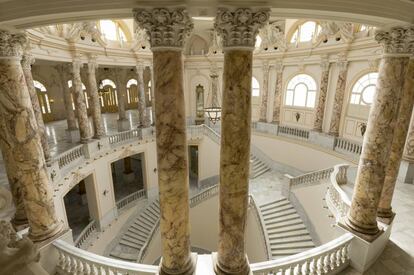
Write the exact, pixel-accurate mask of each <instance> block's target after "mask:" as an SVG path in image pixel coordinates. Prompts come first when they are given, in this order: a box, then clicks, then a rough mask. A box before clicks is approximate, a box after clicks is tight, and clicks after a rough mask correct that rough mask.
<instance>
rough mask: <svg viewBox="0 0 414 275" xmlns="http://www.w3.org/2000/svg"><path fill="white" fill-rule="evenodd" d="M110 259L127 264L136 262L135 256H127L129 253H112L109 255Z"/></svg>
mask: <svg viewBox="0 0 414 275" xmlns="http://www.w3.org/2000/svg"><path fill="white" fill-rule="evenodd" d="M109 255H110V256H111V257H112V258H116V259H119V260H124V261H128V262H136V261H137V254H129V253H123V252H118V251H114V252H111V253H110V254H109Z"/></svg>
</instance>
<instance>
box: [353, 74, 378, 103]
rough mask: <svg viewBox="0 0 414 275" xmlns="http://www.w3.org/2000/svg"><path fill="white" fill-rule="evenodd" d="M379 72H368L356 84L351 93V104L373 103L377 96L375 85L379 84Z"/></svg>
mask: <svg viewBox="0 0 414 275" xmlns="http://www.w3.org/2000/svg"><path fill="white" fill-rule="evenodd" d="M377 79H378V73H368V74H366V75H364V76H362V77H361V78H359V79H358V81H357V82H356V83H355V84H354V86H353V87H352V93H351V100H350V103H351V104H356V105H371V104H372V102H373V101H374V96H375V91H376V88H375V85H376V84H377Z"/></svg>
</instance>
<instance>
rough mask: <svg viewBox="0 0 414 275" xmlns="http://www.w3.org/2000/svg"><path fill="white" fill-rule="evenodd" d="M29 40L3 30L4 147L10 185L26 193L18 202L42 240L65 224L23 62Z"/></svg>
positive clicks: (0, 140)
mask: <svg viewBox="0 0 414 275" xmlns="http://www.w3.org/2000/svg"><path fill="white" fill-rule="evenodd" d="M26 43H27V38H26V37H25V36H24V35H23V34H12V33H10V32H7V31H3V30H0V93H1V96H0V148H1V150H2V154H3V157H4V160H5V163H6V171H7V174H9V173H10V176H11V177H12V180H11V181H10V185H11V186H12V189H15V188H18V189H19V192H18V193H16V192H13V195H16V194H18V195H20V196H22V198H15V201H19V202H21V201H23V204H24V209H25V212H26V216H27V219H28V222H29V226H30V229H29V237H30V238H31V239H32V240H34V241H42V240H45V239H47V238H50V237H52V236H54V235H55V234H57V233H58V232H60V231H61V228H62V225H61V223H60V222H58V220H57V218H56V214H55V208H54V204H53V198H52V190H51V187H50V183H49V180H48V176H47V170H46V163H45V159H44V157H43V150H42V145H41V142H40V137H39V134H38V126H37V122H36V118H35V115H34V112H33V106H32V104H31V100H30V95H29V91H28V88H27V84H26V81H25V76H24V73H23V69H22V66H21V63H20V61H21V57H22V49H23V48H24V47H25V45H26ZM10 176H9V177H10ZM16 184H17V186H13V185H16ZM17 207H18V208H19V207H20V206H19V205H17Z"/></svg>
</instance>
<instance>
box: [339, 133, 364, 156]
mask: <svg viewBox="0 0 414 275" xmlns="http://www.w3.org/2000/svg"><path fill="white" fill-rule="evenodd" d="M334 150H335V151H345V152H348V153H351V154H357V155H361V152H362V144H360V143H358V142H355V141H351V140H347V139H344V138H340V137H336V138H335V143H334Z"/></svg>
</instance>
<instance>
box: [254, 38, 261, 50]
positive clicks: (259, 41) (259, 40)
mask: <svg viewBox="0 0 414 275" xmlns="http://www.w3.org/2000/svg"><path fill="white" fill-rule="evenodd" d="M261 44H262V38H261V37H260V36H258V35H257V36H256V42H255V44H254V46H255V47H256V48H259V47H260V45H261Z"/></svg>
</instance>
